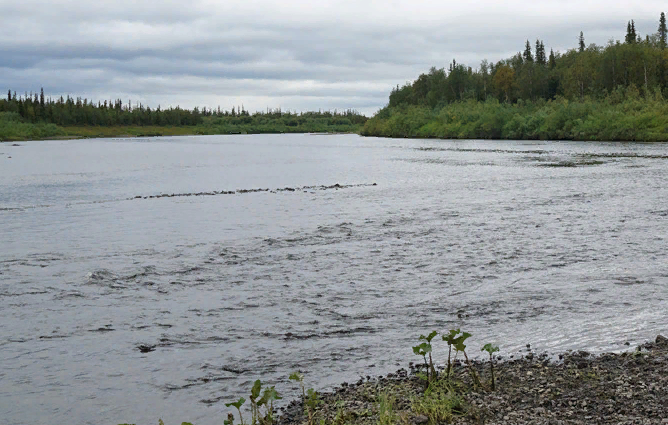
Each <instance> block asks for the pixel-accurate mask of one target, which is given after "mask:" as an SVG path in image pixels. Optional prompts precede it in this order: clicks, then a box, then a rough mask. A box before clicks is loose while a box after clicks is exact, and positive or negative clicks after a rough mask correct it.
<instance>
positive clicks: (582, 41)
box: [578, 31, 585, 53]
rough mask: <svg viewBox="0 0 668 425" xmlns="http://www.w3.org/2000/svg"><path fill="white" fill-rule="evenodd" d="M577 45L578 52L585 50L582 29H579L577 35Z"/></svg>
mask: <svg viewBox="0 0 668 425" xmlns="http://www.w3.org/2000/svg"><path fill="white" fill-rule="evenodd" d="M578 45H579V48H580V53H582V52H584V51H585V36H584V33H583V32H582V31H580V37H578Z"/></svg>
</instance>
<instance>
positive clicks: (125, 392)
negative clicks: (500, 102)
mask: <svg viewBox="0 0 668 425" xmlns="http://www.w3.org/2000/svg"><path fill="white" fill-rule="evenodd" d="M1 150H2V152H3V153H4V154H3V155H0V228H1V229H2V245H1V247H2V249H1V250H0V355H1V356H2V359H3V364H2V365H3V367H2V368H0V379H1V380H2V382H3V383H4V385H2V386H1V387H0V400H1V401H0V415H2V417H3V420H4V421H5V423H9V424H24V423H31V424H39V423H123V422H129V423H155V422H156V421H157V418H158V417H162V418H163V419H165V420H166V422H167V420H168V419H169V422H178V421H183V420H190V421H193V422H194V423H197V424H200V425H208V424H214V423H216V424H217V423H220V422H221V421H222V419H223V412H224V411H225V410H226V409H225V407H224V404H223V403H224V402H227V401H229V400H231V399H233V398H235V397H238V396H240V395H243V394H245V393H246V392H247V391H248V389H249V388H250V384H251V383H252V381H253V380H255V379H257V378H262V379H263V380H268V381H270V384H272V385H273V384H275V385H277V386H278V388H279V390H283V393H285V395H286V396H287V397H286V398H287V399H289V398H290V397H294V396H295V395H296V394H297V392H296V390H297V388H295V387H294V385H292V384H291V383H288V380H287V376H288V374H289V373H290V372H292V371H294V370H298V369H299V370H302V371H304V372H306V380H307V383H308V384H309V385H313V386H316V387H318V388H319V389H325V388H327V386H330V385H334V384H337V383H341V382H343V381H346V380H348V381H350V380H356V379H357V378H358V377H359V375H361V374H363V375H368V374H376V375H377V374H381V373H386V372H390V371H393V370H395V369H397V365H402V366H403V365H405V363H406V362H407V361H409V360H413V359H412V358H411V357H412V353H411V350H410V345H411V344H412V343H413V342H414V339H415V337H416V336H418V335H419V334H420V333H421V332H422V333H423V332H425V331H428V330H431V329H440V330H443V329H449V328H451V327H461V328H463V329H465V330H467V331H469V332H471V333H473V335H474V337H473V338H472V344H474V345H475V344H480V345H481V346H482V345H483V344H484V343H487V342H493V343H496V344H499V345H500V346H501V348H502V350H503V351H505V352H506V353H508V352H514V351H516V350H519V349H520V348H521V347H523V346H524V345H525V344H527V343H531V346H532V347H533V348H535V349H537V350H539V351H543V350H548V351H552V352H554V351H560V350H565V349H569V348H578V349H580V348H582V349H588V350H591V351H602V350H618V349H623V348H626V346H624V345H623V344H624V342H626V341H627V340H630V341H631V342H632V343H633V342H639V341H642V340H643V339H646V338H653V337H654V336H655V335H656V334H657V333H660V332H666V329H667V327H668V317H667V316H666V315H665V311H666V310H667V309H668V302H667V301H666V300H667V298H668V286H667V284H668V266H667V265H666V261H665V253H664V252H665V246H666V238H667V237H668V224H667V222H666V220H667V218H668V212H667V211H668V209H667V208H666V205H665V200H666V199H668V189H667V185H666V184H665V182H666V180H667V179H666V177H667V174H668V172H667V170H668V162H667V160H668V150H667V149H666V148H665V147H663V145H652V144H621V143H608V144H605V143H575V142H572V143H569V142H567V143H555V142H501V141H493V142H492V141H490V142H482V141H458V142H449V141H418V140H387V139H366V138H358V137H357V136H351V135H345V136H319V137H313V136H308V135H281V136H215V137H198V138H193V137H174V138H157V139H151V140H86V141H57V142H30V143H23V144H22V146H18V147H15V146H10V145H2V149H1ZM7 156H11V157H12V158H11V159H8V158H7ZM372 183H377V185H376V186H373V185H372ZM336 185H338V187H337V186H336ZM350 185H352V186H350ZM321 187H326V188H328V189H327V190H319V188H321ZM267 188H273V189H272V190H269V191H265V190H264V189H267ZM279 188H280V189H282V190H275V189H279ZM285 188H291V189H295V190H284V189H285ZM257 189H263V190H261V191H258V190H257ZM297 189H298V190H297ZM228 192H229V193H228ZM172 194H174V195H178V194H181V195H186V194H191V195H198V194H201V196H169V195H172ZM207 194H214V195H215V194H225V195H226V196H203V195H207ZM137 196H139V197H140V198H141V199H137V200H135V198H136V197H137ZM151 197H153V198H151ZM144 198H146V199H144ZM436 349H437V350H438V349H439V347H437V348H436ZM472 351H476V350H472ZM437 353H438V351H437ZM437 357H438V354H437ZM441 360H442V359H441Z"/></svg>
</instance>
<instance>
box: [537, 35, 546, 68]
mask: <svg viewBox="0 0 668 425" xmlns="http://www.w3.org/2000/svg"><path fill="white" fill-rule="evenodd" d="M536 63H538V64H539V65H545V64H546V63H547V59H546V58H545V45H543V42H542V41H540V40H536Z"/></svg>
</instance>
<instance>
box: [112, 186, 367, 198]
mask: <svg viewBox="0 0 668 425" xmlns="http://www.w3.org/2000/svg"><path fill="white" fill-rule="evenodd" d="M377 185H378V184H377V183H358V184H343V185H342V184H339V183H336V184H333V185H330V186H326V185H320V186H301V187H283V188H277V189H237V190H229V191H225V190H222V191H211V192H188V193H171V194H167V193H162V194H160V195H144V196H142V195H137V196H134V197H132V198H127V199H125V200H128V201H131V200H134V199H156V198H179V197H189V196H216V195H237V194H246V193H260V192H269V193H279V192H303V191H308V190H331V189H336V190H338V189H348V188H351V187H368V186H377Z"/></svg>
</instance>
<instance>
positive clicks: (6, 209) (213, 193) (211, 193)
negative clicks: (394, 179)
mask: <svg viewBox="0 0 668 425" xmlns="http://www.w3.org/2000/svg"><path fill="white" fill-rule="evenodd" d="M370 186H378V184H377V183H358V184H339V183H335V184H333V185H329V186H327V185H319V186H318V185H312V186H300V187H282V188H276V189H268V188H267V189H237V190H227V191H226V190H220V191H209V192H186V193H161V194H159V195H135V196H132V197H130V198H116V199H102V200H95V201H82V202H69V203H67V204H65V205H64V206H65V208H70V207H72V206H79V205H96V204H107V203H111V202H122V201H133V200H138V199H159V198H185V197H191V196H217V195H244V194H248V193H261V192H268V193H280V192H304V191H309V190H311V191H315V190H318V191H322V190H339V189H349V188H353V187H370ZM55 206H57V205H55V204H44V205H25V206H19V207H0V212H20V211H25V210H28V209H40V208H52V207H55Z"/></svg>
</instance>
